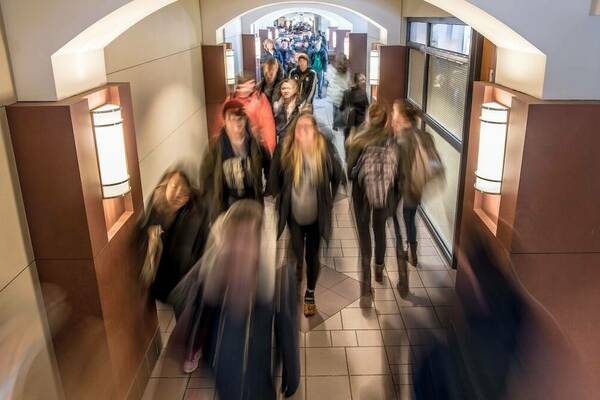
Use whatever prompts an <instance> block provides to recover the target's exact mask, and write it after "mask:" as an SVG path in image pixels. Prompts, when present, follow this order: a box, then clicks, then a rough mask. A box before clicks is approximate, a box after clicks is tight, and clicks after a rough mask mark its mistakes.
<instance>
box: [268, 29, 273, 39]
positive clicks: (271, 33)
mask: <svg viewBox="0 0 600 400" xmlns="http://www.w3.org/2000/svg"><path fill="white" fill-rule="evenodd" d="M267 37H268V38H269V39H271V40H273V31H272V30H270V29H269V32H268V33H267Z"/></svg>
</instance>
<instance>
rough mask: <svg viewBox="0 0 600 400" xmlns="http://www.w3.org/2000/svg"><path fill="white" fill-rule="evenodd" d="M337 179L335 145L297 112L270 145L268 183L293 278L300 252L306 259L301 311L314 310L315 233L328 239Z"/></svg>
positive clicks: (339, 179) (310, 312) (340, 177)
mask: <svg viewBox="0 0 600 400" xmlns="http://www.w3.org/2000/svg"><path fill="white" fill-rule="evenodd" d="M342 180H343V172H342V167H341V163H340V160H339V158H338V155H337V153H336V151H335V147H334V146H333V144H332V143H331V142H329V141H328V140H327V139H326V138H325V137H324V136H323V134H322V133H321V132H320V131H319V128H318V126H317V121H316V120H315V117H314V116H313V115H312V114H311V113H308V112H302V113H301V114H300V115H299V116H298V118H297V119H296V120H295V121H294V122H293V123H292V125H291V126H290V129H289V131H288V133H287V135H286V136H285V137H284V139H283V140H282V141H281V142H280V143H279V145H278V146H277V149H276V150H275V155H274V156H273V162H272V165H271V173H270V178H269V188H270V192H271V194H273V196H274V197H276V198H277V210H278V214H279V222H278V227H277V235H278V237H279V236H281V234H282V233H283V230H284V228H285V226H286V224H287V226H288V229H289V231H290V236H291V251H292V254H291V255H292V256H293V257H294V258H295V260H296V262H297V264H296V265H297V268H298V276H299V279H301V277H302V264H303V258H304V259H305V260H306V278H307V288H306V293H305V295H304V315H305V316H307V317H309V316H312V315H314V314H315V313H316V310H317V307H316V303H315V288H316V285H317V278H318V276H319V270H320V264H319V249H320V245H321V238H323V239H324V240H325V241H328V240H329V236H330V234H331V214H332V209H333V200H334V198H335V194H336V193H337V189H338V187H339V185H340V183H341V182H342Z"/></svg>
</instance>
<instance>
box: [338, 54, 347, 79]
mask: <svg viewBox="0 0 600 400" xmlns="http://www.w3.org/2000/svg"><path fill="white" fill-rule="evenodd" d="M335 69H336V70H337V72H338V73H340V74H346V73H347V72H348V57H346V55H345V54H339V55H338V56H337V57H336V59H335Z"/></svg>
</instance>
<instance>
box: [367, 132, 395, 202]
mask: <svg viewBox="0 0 600 400" xmlns="http://www.w3.org/2000/svg"><path fill="white" fill-rule="evenodd" d="M399 159H400V155H399V154H398V149H397V146H396V143H395V142H394V141H393V140H392V139H388V140H386V141H385V142H384V143H383V144H381V145H377V144H374V145H370V146H367V147H366V148H365V149H364V150H363V153H362V154H361V156H360V159H359V161H358V164H359V166H360V169H359V171H358V182H359V184H360V185H361V187H362V188H363V190H364V192H365V195H366V197H367V200H368V202H369V205H370V206H371V207H373V208H385V207H386V206H387V203H388V195H389V192H390V190H391V188H392V185H393V183H394V181H395V179H396V174H397V171H398V163H399V161H400V160H399Z"/></svg>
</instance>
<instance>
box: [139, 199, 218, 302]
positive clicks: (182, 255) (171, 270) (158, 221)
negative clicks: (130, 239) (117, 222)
mask: <svg viewBox="0 0 600 400" xmlns="http://www.w3.org/2000/svg"><path fill="white" fill-rule="evenodd" d="M151 225H161V226H162V227H163V230H164V233H163V234H162V236H161V240H162V245H163V251H162V255H161V258H160V262H159V264H158V268H157V271H156V277H155V279H154V282H153V283H152V286H151V292H152V295H153V296H154V298H156V299H158V300H160V301H162V302H163V303H166V302H167V298H168V296H169V294H170V293H171V291H172V290H173V288H175V286H176V285H177V284H178V283H179V281H180V280H181V279H182V278H183V277H184V276H185V274H187V272H188V271H189V270H190V268H192V266H193V265H194V264H195V263H196V261H198V259H199V258H200V257H201V256H202V253H203V251H204V246H205V245H206V240H207V237H208V226H209V209H208V205H207V204H206V202H205V201H203V200H202V199H201V198H200V197H199V196H198V195H197V194H196V193H193V194H192V196H191V197H190V200H189V201H188V202H187V203H186V204H185V205H184V206H183V207H182V208H181V209H179V211H178V212H177V215H176V216H175V219H174V221H173V222H172V223H171V225H170V226H168V227H165V226H164V223H163V221H162V218H161V216H160V215H159V213H158V212H157V211H156V210H155V209H151V210H150V213H149V215H148V218H147V219H146V221H145V222H144V223H143V224H142V226H141V227H140V235H142V237H143V242H144V243H147V233H146V232H147V229H148V227H149V226H151Z"/></svg>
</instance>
